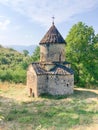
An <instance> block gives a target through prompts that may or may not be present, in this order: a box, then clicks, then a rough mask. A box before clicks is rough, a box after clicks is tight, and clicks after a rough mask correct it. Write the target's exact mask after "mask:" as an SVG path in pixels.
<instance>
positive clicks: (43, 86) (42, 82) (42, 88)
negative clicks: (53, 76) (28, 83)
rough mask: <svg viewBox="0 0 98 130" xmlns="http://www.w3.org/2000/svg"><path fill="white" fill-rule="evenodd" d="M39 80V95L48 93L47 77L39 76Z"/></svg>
mask: <svg viewBox="0 0 98 130" xmlns="http://www.w3.org/2000/svg"><path fill="white" fill-rule="evenodd" d="M37 78H38V80H37V81H38V82H37V86H38V95H40V94H43V93H47V85H48V84H47V82H48V81H47V75H38V77H37Z"/></svg>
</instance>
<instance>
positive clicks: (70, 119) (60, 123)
mask: <svg viewBox="0 0 98 130" xmlns="http://www.w3.org/2000/svg"><path fill="white" fill-rule="evenodd" d="M26 91H27V89H26V86H24V85H22V84H20V85H15V84H9V83H3V84H2V83H0V130H98V90H94V89H93V90H92V89H80V88H75V90H74V94H73V95H70V96H56V97H53V96H49V95H48V96H47V95H43V96H41V97H39V98H36V99H34V98H30V97H28V95H27V94H26Z"/></svg>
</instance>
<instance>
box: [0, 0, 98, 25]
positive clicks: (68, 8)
mask: <svg viewBox="0 0 98 130" xmlns="http://www.w3.org/2000/svg"><path fill="white" fill-rule="evenodd" d="M0 3H1V4H4V5H6V6H9V7H10V8H13V10H15V11H17V12H19V13H21V14H22V15H25V16H27V17H29V18H30V19H31V20H32V21H33V22H35V21H36V22H38V23H41V24H42V25H49V23H50V21H51V17H52V16H55V17H56V19H55V22H56V23H61V22H65V21H69V20H70V19H72V17H74V16H75V15H76V14H80V13H82V12H86V11H89V10H92V9H93V8H95V7H97V6H98V0H82V1H80V0H42V1H41V0H0Z"/></svg>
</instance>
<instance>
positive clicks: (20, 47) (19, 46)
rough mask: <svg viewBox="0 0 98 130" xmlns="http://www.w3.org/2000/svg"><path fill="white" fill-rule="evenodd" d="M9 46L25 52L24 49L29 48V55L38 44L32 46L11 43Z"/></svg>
mask: <svg viewBox="0 0 98 130" xmlns="http://www.w3.org/2000/svg"><path fill="white" fill-rule="evenodd" d="M8 47H9V48H13V49H14V50H17V51H18V52H21V53H22V52H23V50H28V52H29V55H32V53H33V52H34V50H35V48H36V47H37V45H30V46H24V45H10V46H8Z"/></svg>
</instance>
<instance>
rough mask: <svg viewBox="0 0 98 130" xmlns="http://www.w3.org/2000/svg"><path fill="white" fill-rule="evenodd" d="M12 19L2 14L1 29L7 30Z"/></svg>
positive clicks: (0, 18)
mask: <svg viewBox="0 0 98 130" xmlns="http://www.w3.org/2000/svg"><path fill="white" fill-rule="evenodd" d="M10 23H11V21H10V20H9V19H7V18H5V17H3V16H0V30H6V29H7V28H8V26H9V24H10Z"/></svg>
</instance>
